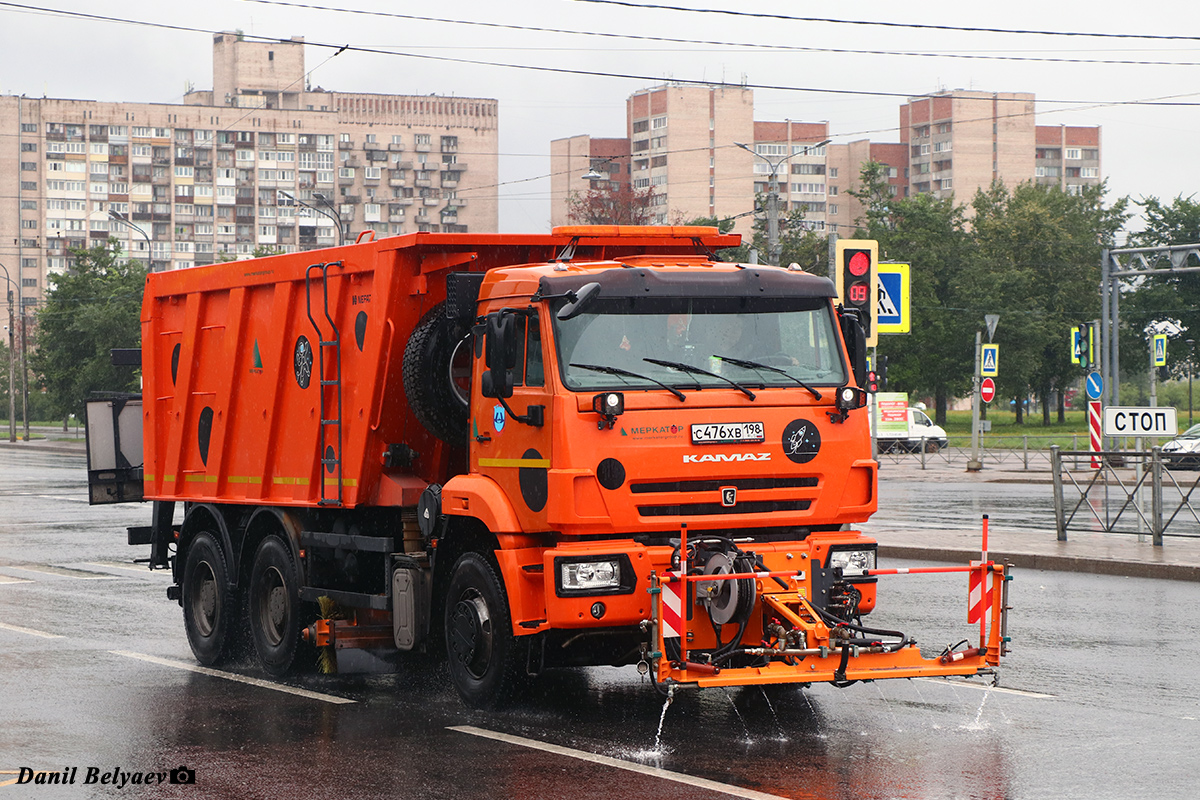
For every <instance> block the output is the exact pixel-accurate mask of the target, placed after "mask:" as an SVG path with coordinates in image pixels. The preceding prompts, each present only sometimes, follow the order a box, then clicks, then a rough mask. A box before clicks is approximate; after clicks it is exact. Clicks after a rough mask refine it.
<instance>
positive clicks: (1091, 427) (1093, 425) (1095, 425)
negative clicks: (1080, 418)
mask: <svg viewBox="0 0 1200 800" xmlns="http://www.w3.org/2000/svg"><path fill="white" fill-rule="evenodd" d="M1100 419H1101V413H1100V401H1099V400H1091V401H1089V402H1088V433H1089V434H1090V437H1089V438H1090V442H1091V444H1090V446H1089V447H1088V449H1089V450H1091V451H1092V469H1100V456H1099V455H1098V453H1099V452H1100V449H1101V448H1100Z"/></svg>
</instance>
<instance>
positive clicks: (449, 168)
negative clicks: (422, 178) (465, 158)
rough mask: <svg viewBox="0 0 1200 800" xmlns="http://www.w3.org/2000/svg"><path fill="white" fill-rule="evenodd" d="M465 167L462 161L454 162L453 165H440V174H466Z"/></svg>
mask: <svg viewBox="0 0 1200 800" xmlns="http://www.w3.org/2000/svg"><path fill="white" fill-rule="evenodd" d="M466 171H467V165H466V163H464V162H462V161H456V162H454V163H453V164H442V172H466Z"/></svg>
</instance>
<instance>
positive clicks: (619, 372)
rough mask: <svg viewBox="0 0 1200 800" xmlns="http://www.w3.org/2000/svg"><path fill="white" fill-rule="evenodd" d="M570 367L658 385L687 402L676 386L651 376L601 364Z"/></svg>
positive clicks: (572, 365) (573, 365)
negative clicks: (668, 384)
mask: <svg viewBox="0 0 1200 800" xmlns="http://www.w3.org/2000/svg"><path fill="white" fill-rule="evenodd" d="M568 366H571V367H577V368H578V369H590V370H591V371H592V372H603V373H606V374H608V375H620V376H622V377H626V378H638V379H639V380H643V381H650V382H651V383H657V384H658V385H659V386H661V387H662V388H664V389H666V390H667V391H668V392H670V393H671V394H673V395H675V396H676V397H678V398H679V399H680V400H685V401H686V400H687V397H685V396H684V394H683V392H681V391H679V390H678V389H676V388H675V387H674V386H667V385H666V384H665V383H663V382H662V381H660V380H655V379H654V378H651V377H650V376H649V375H639V374H638V373H636V372H630V371H629V370H627V369H621V368H620V367H606V366H603V365H601V364H569V365H568Z"/></svg>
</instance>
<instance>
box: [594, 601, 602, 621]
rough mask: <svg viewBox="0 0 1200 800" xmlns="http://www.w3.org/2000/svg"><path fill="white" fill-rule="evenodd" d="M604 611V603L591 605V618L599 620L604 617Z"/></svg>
mask: <svg viewBox="0 0 1200 800" xmlns="http://www.w3.org/2000/svg"><path fill="white" fill-rule="evenodd" d="M604 611H605V608H604V603H601V602H595V603H592V616H593V617H595V618H596V619H600V618H601V617H603V616H604Z"/></svg>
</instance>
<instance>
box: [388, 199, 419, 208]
mask: <svg viewBox="0 0 1200 800" xmlns="http://www.w3.org/2000/svg"><path fill="white" fill-rule="evenodd" d="M412 204H413V198H411V197H397V198H395V199H393V200H389V201H388V205H393V206H411V205H412Z"/></svg>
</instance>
